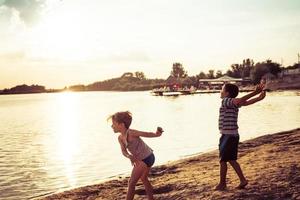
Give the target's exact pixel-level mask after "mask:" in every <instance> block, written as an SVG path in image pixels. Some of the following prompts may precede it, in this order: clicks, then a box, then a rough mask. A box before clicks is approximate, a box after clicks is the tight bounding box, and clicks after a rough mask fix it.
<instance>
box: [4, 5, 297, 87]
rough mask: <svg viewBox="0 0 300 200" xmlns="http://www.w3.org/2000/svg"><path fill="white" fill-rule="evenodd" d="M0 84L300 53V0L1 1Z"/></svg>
mask: <svg viewBox="0 0 300 200" xmlns="http://www.w3.org/2000/svg"><path fill="white" fill-rule="evenodd" d="M0 30H1V31H0V89H4V88H11V87H14V86H16V85H20V84H27V85H31V84H39V85H43V86H46V88H57V89H58V88H63V87H65V86H70V85H75V84H84V85H87V84H90V83H93V82H96V81H102V80H106V79H110V78H113V77H119V76H121V75H122V74H123V73H124V72H135V71H142V72H144V74H145V75H146V77H147V78H167V77H168V76H169V75H170V71H171V70H172V64H173V63H174V62H180V63H182V64H183V67H184V69H185V70H186V71H187V72H188V75H197V74H199V73H200V72H201V71H204V72H207V71H208V70H209V69H215V70H222V71H223V73H225V72H226V71H227V70H228V69H229V68H230V65H231V64H234V63H242V61H243V59H246V58H251V59H253V60H254V62H262V61H265V60H267V59H272V60H273V61H275V62H278V63H280V64H282V65H283V66H288V65H293V64H294V63H296V62H297V61H298V60H297V54H298V53H300V46H299V44H300V1H299V0H209V1H208V0H207V1H204V0H151V1H149V0H130V1H125V0H109V1H105V0H89V1H86V0H0Z"/></svg>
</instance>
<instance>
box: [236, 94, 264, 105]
mask: <svg viewBox="0 0 300 200" xmlns="http://www.w3.org/2000/svg"><path fill="white" fill-rule="evenodd" d="M265 96H266V91H262V92H261V93H260V95H259V96H258V97H256V98H253V99H250V100H247V101H244V102H243V103H242V104H240V105H241V106H249V105H251V104H254V103H256V102H258V101H261V100H263V99H264V98H265Z"/></svg>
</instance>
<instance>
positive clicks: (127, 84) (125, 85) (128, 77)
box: [68, 72, 165, 91]
mask: <svg viewBox="0 0 300 200" xmlns="http://www.w3.org/2000/svg"><path fill="white" fill-rule="evenodd" d="M164 84H165V80H164V79H147V78H146V77H145V75H144V73H143V72H135V73H131V72H126V73H124V74H123V75H122V76H121V77H119V78H113V79H109V80H105V81H98V82H95V83H92V84H89V85H87V86H85V85H73V86H70V87H68V89H69V90H72V91H144V90H150V89H152V88H153V87H156V86H158V85H161V86H163V85H164Z"/></svg>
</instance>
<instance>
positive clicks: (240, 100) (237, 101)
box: [233, 84, 265, 106]
mask: <svg viewBox="0 0 300 200" xmlns="http://www.w3.org/2000/svg"><path fill="white" fill-rule="evenodd" d="M264 87H265V85H264V84H259V85H257V86H256V87H255V90H254V91H253V92H250V93H248V94H246V95H245V96H243V97H241V98H235V99H233V103H234V104H235V105H237V106H244V104H245V102H246V101H247V100H248V99H250V98H251V97H254V96H255V95H257V94H259V93H260V92H261V91H263V89H264ZM254 103H255V102H254Z"/></svg>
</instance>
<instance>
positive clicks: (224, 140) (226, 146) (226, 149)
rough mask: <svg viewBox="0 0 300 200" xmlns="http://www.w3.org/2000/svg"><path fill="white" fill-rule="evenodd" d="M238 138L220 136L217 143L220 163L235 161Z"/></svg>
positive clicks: (234, 136) (236, 136)
mask: <svg viewBox="0 0 300 200" xmlns="http://www.w3.org/2000/svg"><path fill="white" fill-rule="evenodd" d="M239 140H240V136H239V135H238V134H237V135H233V134H232V135H229V134H228V135H226V134H222V136H221V138H220V142H219V153H220V154H219V157H220V161H224V162H226V161H229V160H237V154H238V145H239Z"/></svg>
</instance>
